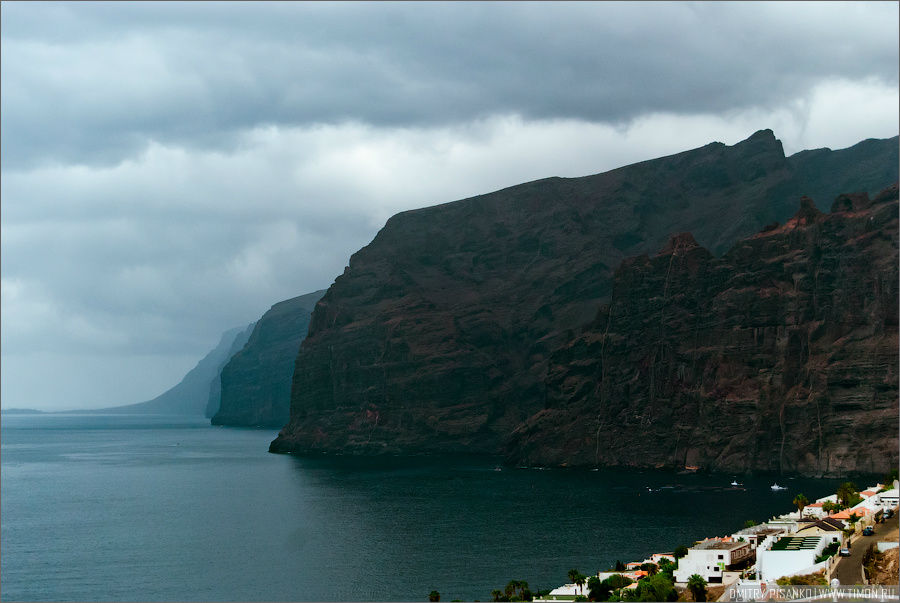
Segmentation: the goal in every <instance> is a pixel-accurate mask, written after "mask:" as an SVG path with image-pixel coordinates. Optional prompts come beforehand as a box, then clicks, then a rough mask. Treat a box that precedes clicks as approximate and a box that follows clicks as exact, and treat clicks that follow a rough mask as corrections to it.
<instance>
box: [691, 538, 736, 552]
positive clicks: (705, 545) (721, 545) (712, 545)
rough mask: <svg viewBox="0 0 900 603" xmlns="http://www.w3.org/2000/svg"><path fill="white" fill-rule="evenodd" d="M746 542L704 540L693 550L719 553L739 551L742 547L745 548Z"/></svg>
mask: <svg viewBox="0 0 900 603" xmlns="http://www.w3.org/2000/svg"><path fill="white" fill-rule="evenodd" d="M746 545H747V543H746V542H723V541H721V540H706V541H704V542H701V543H700V544H698V545H697V546H695V547H694V548H695V549H700V550H707V551H708V550H720V551H730V550H731V549H739V548H741V547H742V546H746Z"/></svg>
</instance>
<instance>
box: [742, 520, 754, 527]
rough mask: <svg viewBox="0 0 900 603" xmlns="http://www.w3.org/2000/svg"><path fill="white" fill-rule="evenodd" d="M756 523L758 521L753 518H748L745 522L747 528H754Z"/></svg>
mask: <svg viewBox="0 0 900 603" xmlns="http://www.w3.org/2000/svg"><path fill="white" fill-rule="evenodd" d="M755 525H756V522H755V521H753V520H752V519H748V520H747V521H745V522H744V527H745V528H752V527H753V526H755Z"/></svg>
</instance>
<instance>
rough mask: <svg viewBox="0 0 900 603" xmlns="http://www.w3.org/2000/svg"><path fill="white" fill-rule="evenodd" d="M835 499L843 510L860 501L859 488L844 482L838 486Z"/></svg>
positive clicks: (851, 483)
mask: <svg viewBox="0 0 900 603" xmlns="http://www.w3.org/2000/svg"><path fill="white" fill-rule="evenodd" d="M837 497H838V501H839V502H840V503H841V504H842V505H844V508H845V509H846V508H848V507H852V506H854V505H855V504H857V503H859V502H861V501H862V497H861V496H860V495H859V488H857V487H856V484H854V483H853V482H844V483H843V484H841V485H840V486H838V489H837Z"/></svg>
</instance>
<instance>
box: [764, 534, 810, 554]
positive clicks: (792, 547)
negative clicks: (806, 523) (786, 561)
mask: <svg viewBox="0 0 900 603" xmlns="http://www.w3.org/2000/svg"><path fill="white" fill-rule="evenodd" d="M819 540H820V538H819V537H818V536H785V537H784V538H779V539H778V540H776V541H775V544H773V545H772V550H773V551H808V550H812V549H814V548H816V547H817V546H819Z"/></svg>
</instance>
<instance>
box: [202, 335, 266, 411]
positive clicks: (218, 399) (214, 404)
mask: <svg viewBox="0 0 900 603" xmlns="http://www.w3.org/2000/svg"><path fill="white" fill-rule="evenodd" d="M255 326H256V323H255V322H251V323H250V324H249V325H247V328H245V329H244V330H242V331H240V332H239V333H238V334H237V335H236V336H235V338H234V341H232V342H231V346H230V347H229V348H228V353H227V354H226V355H225V356H224V357H223V358H222V359H221V361H220V362H219V366H218V369H217V370H216V376H215V377H214V378H213V380H212V382H211V383H210V385H209V393H208V395H207V401H206V412H205V413H203V416H205V417H206V418H207V419H211V418H213V417H214V416H215V415H216V413H217V412H219V406H220V405H221V403H222V369H223V368H225V365H226V364H227V363H228V361H229V360H231V359H232V357H234V355H235V354H237V353H238V352H240V351H241V350H242V349H243V348H244V346H245V345H247V341H249V340H250V335H251V334H252V333H253V328H254V327H255Z"/></svg>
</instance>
